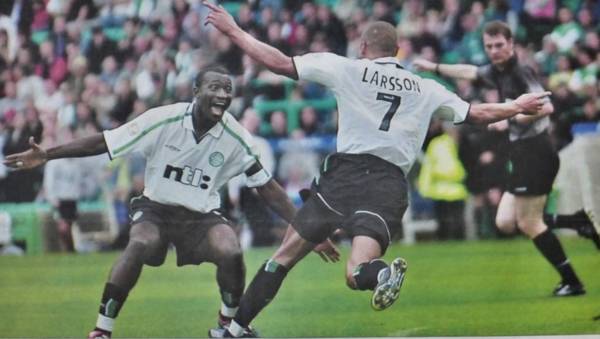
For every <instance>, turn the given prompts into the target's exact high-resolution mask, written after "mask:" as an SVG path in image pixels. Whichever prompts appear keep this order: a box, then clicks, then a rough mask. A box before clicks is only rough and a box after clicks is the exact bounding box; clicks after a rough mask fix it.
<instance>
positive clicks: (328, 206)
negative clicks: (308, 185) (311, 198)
mask: <svg viewBox="0 0 600 339" xmlns="http://www.w3.org/2000/svg"><path fill="white" fill-rule="evenodd" d="M317 197H319V199H321V201H322V202H323V203H324V204H325V206H327V208H328V209H329V210H330V211H332V212H333V213H335V214H337V215H339V216H342V217H343V216H344V214H342V213H341V212H340V211H338V210H336V209H335V208H333V207H331V205H329V204H328V203H327V201H325V198H323V196H322V195H321V193H317Z"/></svg>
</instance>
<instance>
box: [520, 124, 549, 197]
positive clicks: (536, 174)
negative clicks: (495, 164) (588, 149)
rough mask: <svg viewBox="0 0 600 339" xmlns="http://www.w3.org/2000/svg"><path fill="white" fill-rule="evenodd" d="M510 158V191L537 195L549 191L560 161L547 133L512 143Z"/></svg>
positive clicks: (521, 194)
mask: <svg viewBox="0 0 600 339" xmlns="http://www.w3.org/2000/svg"><path fill="white" fill-rule="evenodd" d="M509 157H510V164H511V171H510V178H509V192H511V193H512V194H514V195H518V196H539V195H546V194H548V193H550V192H551V191H552V185H553V183H554V178H556V174H557V173H558V167H559V165H560V160H559V158H558V154H557V153H556V151H555V150H554V146H553V145H552V143H551V141H550V137H549V136H548V134H547V133H542V134H540V135H537V136H535V137H531V138H527V139H522V140H517V141H513V142H511V144H510V153H509Z"/></svg>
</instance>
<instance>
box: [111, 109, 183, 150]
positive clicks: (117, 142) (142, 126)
mask: <svg viewBox="0 0 600 339" xmlns="http://www.w3.org/2000/svg"><path fill="white" fill-rule="evenodd" d="M157 113H159V112H157V111H156V110H155V109H152V110H148V111H147V112H145V113H143V114H140V115H139V116H137V117H136V118H135V119H133V120H131V121H129V122H127V123H125V124H123V125H121V126H119V127H117V128H115V129H111V130H106V131H104V132H103V134H104V140H105V142H106V147H107V148H108V154H109V155H110V158H111V159H114V158H116V157H120V156H123V155H126V154H129V153H142V154H144V155H146V156H147V155H149V154H150V149H151V147H152V145H154V143H155V141H156V140H155V138H154V137H153V134H154V133H157V132H158V131H159V130H160V128H159V127H161V126H162V125H165V124H167V123H168V122H171V120H173V119H177V118H180V117H163V119H160V114H157ZM182 116H183V115H181V117H182Z"/></svg>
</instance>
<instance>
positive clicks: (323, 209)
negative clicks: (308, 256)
mask: <svg viewBox="0 0 600 339" xmlns="http://www.w3.org/2000/svg"><path fill="white" fill-rule="evenodd" d="M343 221H344V215H343V214H342V213H340V212H339V211H337V210H335V209H333V208H332V207H331V205H330V204H329V202H328V201H327V200H326V198H325V197H324V196H323V195H322V194H321V193H320V192H318V191H317V190H316V188H315V187H314V186H313V189H312V190H311V195H310V197H309V198H308V199H307V200H306V202H304V204H303V205H302V207H301V208H300V209H299V210H298V213H296V216H295V217H294V220H293V221H292V226H293V228H294V233H298V234H299V235H300V236H302V238H304V239H306V240H307V241H309V242H311V243H313V244H318V243H321V242H322V241H324V240H325V239H327V237H329V235H331V233H332V232H333V231H334V230H335V229H336V228H339V227H341V225H342V223H343ZM289 231H290V230H288V232H289Z"/></svg>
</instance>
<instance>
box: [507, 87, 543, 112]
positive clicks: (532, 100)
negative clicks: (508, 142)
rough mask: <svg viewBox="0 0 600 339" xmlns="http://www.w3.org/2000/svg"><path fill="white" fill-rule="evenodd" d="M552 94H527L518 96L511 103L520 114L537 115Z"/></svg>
mask: <svg viewBox="0 0 600 339" xmlns="http://www.w3.org/2000/svg"><path fill="white" fill-rule="evenodd" d="M551 94H552V92H540V93H527V94H523V95H521V96H519V97H518V98H517V99H516V100H515V101H513V103H515V105H517V106H518V107H519V109H520V110H521V113H523V114H526V115H538V114H540V113H541V111H542V107H543V106H544V104H546V102H548V100H547V99H546V98H547V97H548V96H550V95H551Z"/></svg>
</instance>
